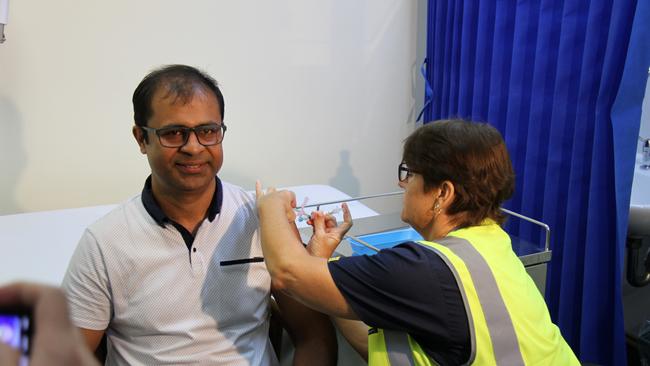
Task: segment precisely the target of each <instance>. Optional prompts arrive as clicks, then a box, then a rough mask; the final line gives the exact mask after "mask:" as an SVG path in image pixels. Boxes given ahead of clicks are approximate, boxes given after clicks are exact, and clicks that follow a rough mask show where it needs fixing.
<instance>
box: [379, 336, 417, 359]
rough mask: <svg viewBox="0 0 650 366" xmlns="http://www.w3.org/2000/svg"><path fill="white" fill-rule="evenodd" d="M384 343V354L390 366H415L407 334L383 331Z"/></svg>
mask: <svg viewBox="0 0 650 366" xmlns="http://www.w3.org/2000/svg"><path fill="white" fill-rule="evenodd" d="M384 341H385V342H386V354H387V356H388V361H389V362H390V364H391V366H393V365H400V366H401V365H409V366H415V361H413V354H412V353H411V346H410V345H409V336H408V334H406V333H405V332H396V331H393V330H387V329H384Z"/></svg>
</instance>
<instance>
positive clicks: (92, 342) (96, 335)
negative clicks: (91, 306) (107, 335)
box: [79, 328, 105, 352]
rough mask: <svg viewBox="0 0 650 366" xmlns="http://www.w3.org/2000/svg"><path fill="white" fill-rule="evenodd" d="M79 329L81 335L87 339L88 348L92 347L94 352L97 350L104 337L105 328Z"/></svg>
mask: <svg viewBox="0 0 650 366" xmlns="http://www.w3.org/2000/svg"><path fill="white" fill-rule="evenodd" d="M79 331H80V332H81V335H82V336H83V338H84V340H85V341H86V344H87V345H88V348H90V350H91V351H92V352H95V350H96V349H97V346H99V342H100V341H101V340H102V337H103V336H104V332H105V330H95V329H86V328H79Z"/></svg>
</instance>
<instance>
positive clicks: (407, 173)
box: [397, 162, 417, 182]
mask: <svg viewBox="0 0 650 366" xmlns="http://www.w3.org/2000/svg"><path fill="white" fill-rule="evenodd" d="M414 173H417V172H415V171H413V170H411V169H409V167H408V166H406V163H405V162H401V163H399V165H398V166H397V179H399V181H400V182H406V181H407V180H408V179H409V178H410V177H412V176H413V174H414Z"/></svg>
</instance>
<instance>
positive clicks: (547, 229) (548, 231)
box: [305, 191, 551, 251]
mask: <svg viewBox="0 0 650 366" xmlns="http://www.w3.org/2000/svg"><path fill="white" fill-rule="evenodd" d="M401 194H404V191H396V192H387V193H379V194H372V195H368V196H359V197H351V198H345V199H342V200H336V201H329V202H321V203H314V204H311V205H307V206H305V208H309V207H316V209H317V210H318V209H320V206H325V205H333V204H337V203H343V202H350V201H361V200H365V199H369V198H378V197H389V196H397V195H401ZM499 209H500V210H501V211H503V212H505V213H506V214H508V215H511V216H515V217H518V218H520V219H522V220H525V221H528V222H530V223H533V224H535V225H538V226H541V227H542V228H543V229H544V231H545V232H546V242H545V244H544V250H545V251H549V249H550V247H551V228H550V227H549V226H548V225H547V224H545V223H543V222H541V221H538V220H535V219H533V218H530V217H528V216H524V215H522V214H520V213H517V212H514V211H510V210H508V209H506V208H503V207H499ZM348 237H349V238H350V239H352V240H354V241H357V242H359V243H361V244H362V245H364V246H366V247H368V248H370V249H373V250H376V251H379V249H377V248H376V247H374V246H372V245H370V244H368V243H366V242H364V241H363V240H361V239H359V238H356V237H354V236H351V235H348Z"/></svg>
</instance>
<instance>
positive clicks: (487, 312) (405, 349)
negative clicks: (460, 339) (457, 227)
mask: <svg viewBox="0 0 650 366" xmlns="http://www.w3.org/2000/svg"><path fill="white" fill-rule="evenodd" d="M436 243H438V244H440V245H443V246H445V247H446V248H448V249H449V250H451V251H452V252H453V253H454V254H455V255H456V256H458V257H459V258H460V259H461V260H462V261H463V262H464V263H465V266H466V267H467V270H468V272H469V274H470V276H471V277H472V281H473V282H474V287H475V289H476V294H477V297H478V299H479V302H480V303H481V307H482V310H483V314H484V316H485V321H486V323H487V327H488V331H489V333H490V338H491V340H492V348H493V351H494V356H495V359H496V361H497V364H498V365H524V360H523V356H522V354H521V350H520V349H519V342H518V341H517V335H516V333H515V328H514V326H513V324H512V319H511V318H510V314H509V313H508V309H507V308H506V305H505V302H504V301H503V298H502V297H501V294H500V292H499V288H498V286H497V282H496V279H495V278H494V275H493V274H492V270H491V269H490V266H489V265H488V264H487V262H486V261H485V259H484V258H483V256H481V254H480V253H479V252H478V251H477V250H476V249H475V248H474V247H473V246H472V245H471V244H470V243H469V241H467V240H466V239H463V238H458V237H453V236H448V237H445V238H442V239H440V240H437V241H436ZM420 245H422V246H423V247H425V248H427V249H430V250H432V251H434V252H436V253H437V254H438V256H439V257H440V258H441V259H442V260H443V261H445V263H446V264H447V266H448V267H449V268H450V270H451V271H452V272H453V274H454V276H455V277H456V278H457V280H458V284H459V287H460V290H461V291H460V292H461V295H462V297H463V302H464V304H465V308H466V310H467V315H468V322H469V327H470V338H471V343H472V344H471V347H472V351H471V355H470V358H469V360H468V363H469V364H471V363H472V362H473V361H474V359H475V355H476V339H475V338H476V335H475V332H474V323H473V320H472V316H471V311H470V308H469V303H468V301H467V298H466V295H465V293H464V291H463V288H462V281H461V280H460V277H459V275H458V273H457V272H456V270H455V267H454V266H453V264H452V263H451V261H450V260H449V259H448V258H447V257H446V256H445V255H444V254H443V253H440V251H438V250H437V249H436V248H434V247H431V246H428V245H425V244H421V243H420ZM384 340H385V344H386V351H387V355H388V359H389V362H390V365H391V366H398V365H400V366H401V365H410V366H412V365H414V364H415V362H414V361H413V354H412V350H411V347H410V345H409V341H408V334H407V333H405V332H395V331H390V330H386V329H384Z"/></svg>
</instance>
